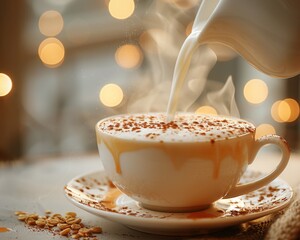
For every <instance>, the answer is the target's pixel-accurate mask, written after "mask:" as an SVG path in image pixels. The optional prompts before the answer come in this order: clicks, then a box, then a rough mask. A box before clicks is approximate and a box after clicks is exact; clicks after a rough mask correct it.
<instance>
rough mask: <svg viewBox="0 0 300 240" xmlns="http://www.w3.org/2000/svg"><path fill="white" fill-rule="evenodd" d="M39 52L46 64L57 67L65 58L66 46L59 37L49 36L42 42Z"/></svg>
mask: <svg viewBox="0 0 300 240" xmlns="http://www.w3.org/2000/svg"><path fill="white" fill-rule="evenodd" d="M38 54H39V57H40V59H41V61H42V62H43V63H44V64H45V65H46V66H48V67H57V66H59V65H60V64H61V63H62V62H63V60H64V56H65V48H64V45H63V44H62V43H61V42H60V41H59V40H58V39H57V38H47V39H45V40H44V41H43V42H41V44H40V46H39V49H38Z"/></svg>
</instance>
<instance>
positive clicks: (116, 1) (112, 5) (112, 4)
mask: <svg viewBox="0 0 300 240" xmlns="http://www.w3.org/2000/svg"><path fill="white" fill-rule="evenodd" d="M134 9H135V4H134V0H110V1H109V4H108V10H109V13H110V15H111V16H112V17H114V18H116V19H126V18H129V17H130V16H131V15H132V14H133V12H134Z"/></svg>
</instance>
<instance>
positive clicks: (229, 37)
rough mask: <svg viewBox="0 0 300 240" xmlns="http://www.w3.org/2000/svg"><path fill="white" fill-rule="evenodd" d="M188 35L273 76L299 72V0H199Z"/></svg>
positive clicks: (217, 51)
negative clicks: (233, 53) (195, 36)
mask: <svg viewBox="0 0 300 240" xmlns="http://www.w3.org/2000/svg"><path fill="white" fill-rule="evenodd" d="M192 34H198V36H197V37H198V42H199V44H207V45H209V46H211V48H212V49H213V50H214V51H215V52H216V54H217V55H222V54H223V55H224V53H225V55H226V54H229V55H230V49H231V50H234V52H236V53H238V54H240V55H241V56H242V57H243V58H244V59H245V60H246V61H248V62H249V63H250V64H251V65H253V66H254V67H255V68H256V69H258V70H259V71H261V72H264V73H266V74H268V75H269V76H272V77H275V78H289V77H293V76H295V75H297V74H299V73H300V0H203V1H202V3H201V5H200V8H199V11H198V13H197V16H196V19H195V21H194V25H193V30H192Z"/></svg>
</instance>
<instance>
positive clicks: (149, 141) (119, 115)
mask: <svg viewBox="0 0 300 240" xmlns="http://www.w3.org/2000/svg"><path fill="white" fill-rule="evenodd" d="M141 114H164V112H137V113H122V114H116V115H110V116H108V117H105V118H103V119H101V120H99V121H98V122H97V123H96V124H95V130H96V133H97V134H103V135H105V136H109V137H114V138H118V139H121V140H122V141H128V142H129V141H130V142H131V141H135V142H136V141H138V142H143V143H151V144H153V143H159V141H157V140H147V139H139V140H135V139H132V138H125V137H120V136H118V135H113V134H109V133H107V132H105V131H103V130H101V129H100V127H99V125H100V124H101V123H102V122H104V121H106V120H108V119H111V118H116V117H122V116H126V115H141ZM177 114H193V112H177ZM197 115H204V116H212V117H220V118H222V117H223V118H229V119H236V120H242V121H243V122H245V123H247V124H249V125H251V127H252V128H253V129H254V131H253V132H251V131H248V132H246V133H243V134H239V135H237V136H232V137H227V138H216V139H214V142H220V141H224V140H235V139H237V138H243V137H247V136H249V135H252V134H253V137H254V136H255V132H256V127H255V126H254V124H253V123H251V122H249V121H247V120H245V119H242V118H238V117H234V116H225V115H213V114H202V113H201V114H197ZM205 142H209V140H207V139H206V140H203V141H194V140H191V141H183V142H180V141H168V140H166V141H164V143H168V144H177V143H180V144H184V143H189V144H190V143H205Z"/></svg>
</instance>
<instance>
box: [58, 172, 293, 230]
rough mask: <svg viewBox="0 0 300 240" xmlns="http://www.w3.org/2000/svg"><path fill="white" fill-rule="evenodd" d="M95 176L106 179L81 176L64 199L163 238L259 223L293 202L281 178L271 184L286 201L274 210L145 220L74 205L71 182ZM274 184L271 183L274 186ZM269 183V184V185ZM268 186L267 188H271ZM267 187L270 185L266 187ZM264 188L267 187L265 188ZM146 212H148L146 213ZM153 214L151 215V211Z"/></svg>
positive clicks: (90, 211) (79, 203) (89, 174)
mask: <svg viewBox="0 0 300 240" xmlns="http://www.w3.org/2000/svg"><path fill="white" fill-rule="evenodd" d="M249 171H251V172H258V173H261V174H263V173H262V172H260V171H252V170H249ZM95 175H97V178H99V179H100V178H101V179H102V178H105V177H106V174H105V171H104V170H103V169H99V170H97V171H95V170H94V171H91V172H87V173H84V174H80V175H78V176H76V177H74V178H73V179H71V180H70V181H69V182H68V183H67V184H66V185H65V189H64V193H65V196H66V197H67V199H68V200H69V201H70V202H71V203H72V204H74V205H75V206H77V207H79V208H81V209H83V210H85V211H87V212H89V213H91V214H94V215H96V216H99V217H103V218H105V219H107V220H111V221H114V222H117V223H120V224H123V225H125V226H127V227H129V228H132V229H135V230H139V231H142V232H148V233H157V234H166V235H169V233H171V234H172V232H173V231H174V230H173V231H172V229H174V228H177V230H176V231H177V232H178V231H181V230H189V229H190V230H193V229H198V230H199V231H200V230H205V229H208V230H209V229H220V228H225V227H229V226H233V225H237V224H241V223H245V222H249V221H252V220H255V219H259V218H261V217H264V216H267V215H270V214H273V213H276V212H279V211H281V210H283V209H284V208H286V207H287V206H288V205H289V204H290V203H291V202H292V200H293V198H294V193H293V190H292V188H291V186H290V185H289V184H288V183H287V182H286V181H284V180H282V179H280V178H276V179H275V180H274V181H278V182H279V183H281V184H283V185H285V189H287V190H288V191H289V198H287V199H286V200H285V201H283V202H280V203H278V205H276V206H274V207H273V208H268V209H265V210H262V211H258V212H251V213H248V214H244V215H238V216H229V217H226V216H225V217H215V218H192V219H189V218H176V217H172V216H173V215H176V214H177V213H170V216H169V217H166V218H157V217H153V218H145V217H142V216H136V215H125V214H121V213H118V212H113V211H108V210H105V209H98V208H95V207H92V206H89V205H87V204H84V203H81V202H79V201H77V200H76V199H75V198H74V197H73V196H70V195H69V194H68V190H67V188H68V187H70V186H72V183H74V181H76V180H78V179H80V178H83V177H84V178H89V177H90V178H91V176H95ZM274 181H273V182H274ZM271 183H272V182H271ZM271 183H270V184H271ZM268 185H269V184H268ZM268 185H267V186H268ZM124 195H125V194H123V193H122V194H121V195H120V196H119V198H120V197H121V196H124ZM131 201H132V202H135V200H133V199H131ZM145 211H151V210H147V209H145ZM151 212H153V211H151Z"/></svg>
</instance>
